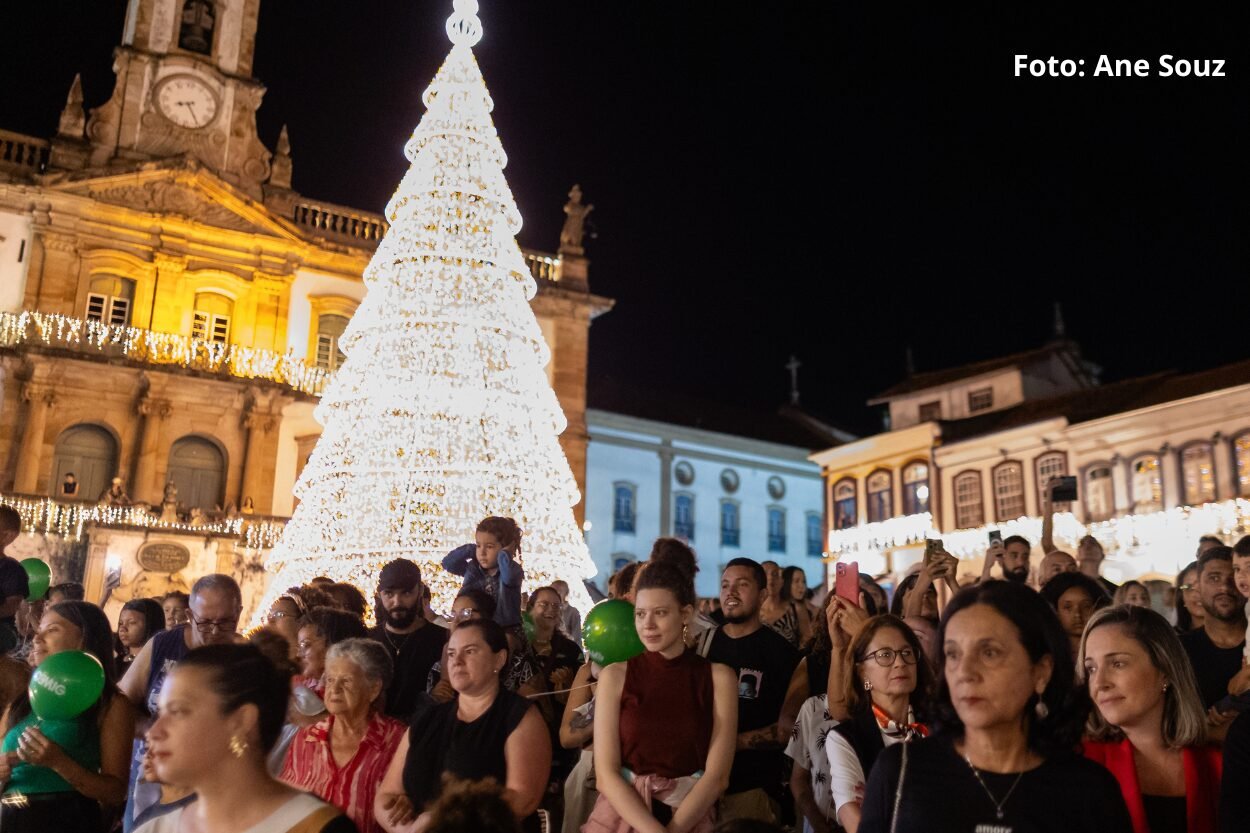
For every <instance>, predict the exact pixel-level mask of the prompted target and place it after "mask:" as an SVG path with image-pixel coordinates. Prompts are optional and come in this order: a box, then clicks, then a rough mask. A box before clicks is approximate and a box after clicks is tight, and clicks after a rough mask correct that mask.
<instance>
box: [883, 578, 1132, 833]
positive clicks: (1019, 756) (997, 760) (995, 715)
mask: <svg viewBox="0 0 1250 833" xmlns="http://www.w3.org/2000/svg"><path fill="white" fill-rule="evenodd" d="M938 644H939V645H940V646H941V650H942V662H941V672H942V673H941V675H940V678H939V690H938V701H937V713H938V718H939V723H940V726H941V729H940V731H939V732H938V733H936V734H935V735H934V736H933V737H930V738H926V739H924V740H919V741H915V742H913V743H900V744H898V745H896V746H892V747H890V748H889V749H886V750H885V751H884V752H882V753H881V755H880V756H879V757H878V758H877V763H876V766H875V767H874V768H873V772H872V775H871V776H870V777H869V779H868V787H867V790H866V793H865V796H864V803H863V818H862V820H861V822H860V827H859V833H887V831H891V830H899V831H916V830H924V831H926V833H969V831H1025V830H1028V831H1030V833H1132V830H1133V825H1132V822H1131V821H1130V820H1129V814H1128V810H1127V809H1126V808H1125V806H1124V799H1123V798H1121V796H1120V787H1119V785H1118V784H1117V783H1116V780H1115V778H1113V777H1112V776H1111V773H1109V772H1107V770H1106V769H1104V768H1102V767H1101V766H1099V765H1097V764H1095V763H1094V762H1093V761H1090V760H1087V759H1085V758H1083V757H1081V756H1079V755H1078V754H1077V753H1076V749H1077V746H1078V743H1079V741H1080V736H1081V730H1082V728H1083V725H1084V723H1085V717H1086V715H1087V714H1088V704H1089V699H1088V697H1087V696H1086V694H1085V692H1084V691H1083V690H1082V689H1080V688H1078V687H1076V686H1075V676H1076V670H1075V669H1076V663H1075V662H1074V661H1073V659H1072V654H1071V648H1070V646H1069V643H1068V638H1067V635H1066V634H1065V633H1064V631H1063V628H1062V627H1061V626H1060V624H1059V620H1058V618H1057V617H1056V616H1055V612H1054V611H1053V610H1052V609H1051V608H1050V606H1049V605H1048V604H1047V603H1046V602H1045V601H1044V600H1043V599H1042V597H1041V596H1039V595H1038V594H1037V593H1036V592H1034V591H1033V590H1031V589H1030V588H1028V587H1026V586H1024V585H1023V584H1017V583H1015V582H1009V581H985V582H982V583H980V584H977V585H974V586H972V587H966V588H964V589H963V590H961V591H959V593H958V594H956V596H955V597H954V599H952V600H951V602H950V604H949V605H948V606H947V608H946V610H945V611H944V614H943V618H942V626H941V630H940V632H939V635H938Z"/></svg>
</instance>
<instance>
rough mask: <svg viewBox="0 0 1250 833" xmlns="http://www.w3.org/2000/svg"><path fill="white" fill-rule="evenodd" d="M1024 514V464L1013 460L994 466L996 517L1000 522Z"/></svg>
mask: <svg viewBox="0 0 1250 833" xmlns="http://www.w3.org/2000/svg"><path fill="white" fill-rule="evenodd" d="M1023 515H1024V466H1022V465H1021V464H1020V463H1018V462H1016V461H1014V460H1011V461H1008V462H1006V463H999V464H998V465H997V466H995V467H994V517H995V518H996V519H997V520H998V522H999V523H1004V522H1006V521H1014V520H1015V519H1016V518H1019V517H1021V516H1023Z"/></svg>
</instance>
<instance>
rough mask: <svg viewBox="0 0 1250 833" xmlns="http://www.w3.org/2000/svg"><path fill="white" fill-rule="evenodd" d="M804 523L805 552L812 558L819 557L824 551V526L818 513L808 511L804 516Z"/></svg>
mask: <svg viewBox="0 0 1250 833" xmlns="http://www.w3.org/2000/svg"><path fill="white" fill-rule="evenodd" d="M804 523H805V524H806V529H807V554H808V555H809V556H811V557H813V558H819V557H820V556H821V555H822V554H823V553H824V551H825V547H824V537H825V534H824V533H825V527H824V524H823V523H821V519H820V513H819V512H808V513H807V515H806V516H804Z"/></svg>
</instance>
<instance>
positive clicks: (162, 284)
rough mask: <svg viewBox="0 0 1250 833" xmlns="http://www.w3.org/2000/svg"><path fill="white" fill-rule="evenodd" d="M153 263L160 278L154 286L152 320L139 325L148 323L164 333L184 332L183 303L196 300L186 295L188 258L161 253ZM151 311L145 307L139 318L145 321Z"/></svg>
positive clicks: (152, 328)
mask: <svg viewBox="0 0 1250 833" xmlns="http://www.w3.org/2000/svg"><path fill="white" fill-rule="evenodd" d="M152 262H153V263H155V264H156V281H155V285H154V286H153V289H152V292H153V303H152V307H151V320H149V321H147V322H146V324H143V323H138V324H136V326H147V328H148V329H150V330H157V331H159V332H162V333H181V332H182V331H183V330H182V319H183V314H182V313H183V305H184V304H183V302H184V300H185V301H186V302H187V303H193V299H190V298H187V299H184V298H183V297H182V276H183V273H184V272H185V271H186V269H187V259H186V258H185V257H174V256H171V255H167V254H164V253H162V252H157V253H156V254H155V255H153V257H152ZM147 314H148V310H143V311H142V312H141V313H140V316H141V317H140V318H138V319H136V321H138V322H142V321H143V319H144V318H146V317H147Z"/></svg>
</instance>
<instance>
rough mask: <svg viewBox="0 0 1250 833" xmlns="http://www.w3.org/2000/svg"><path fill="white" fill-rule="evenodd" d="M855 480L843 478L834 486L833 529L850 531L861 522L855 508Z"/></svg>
mask: <svg viewBox="0 0 1250 833" xmlns="http://www.w3.org/2000/svg"><path fill="white" fill-rule="evenodd" d="M855 491H856V485H855V480H854V479H853V478H850V477H846V478H843V479H842V480H839V481H838V482H837V483H834V484H833V528H834V529H849V528H850V527H853V526H855V524H856V523H858V522H859V518H858V516H857V514H856V512H857V509H856V507H855Z"/></svg>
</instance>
